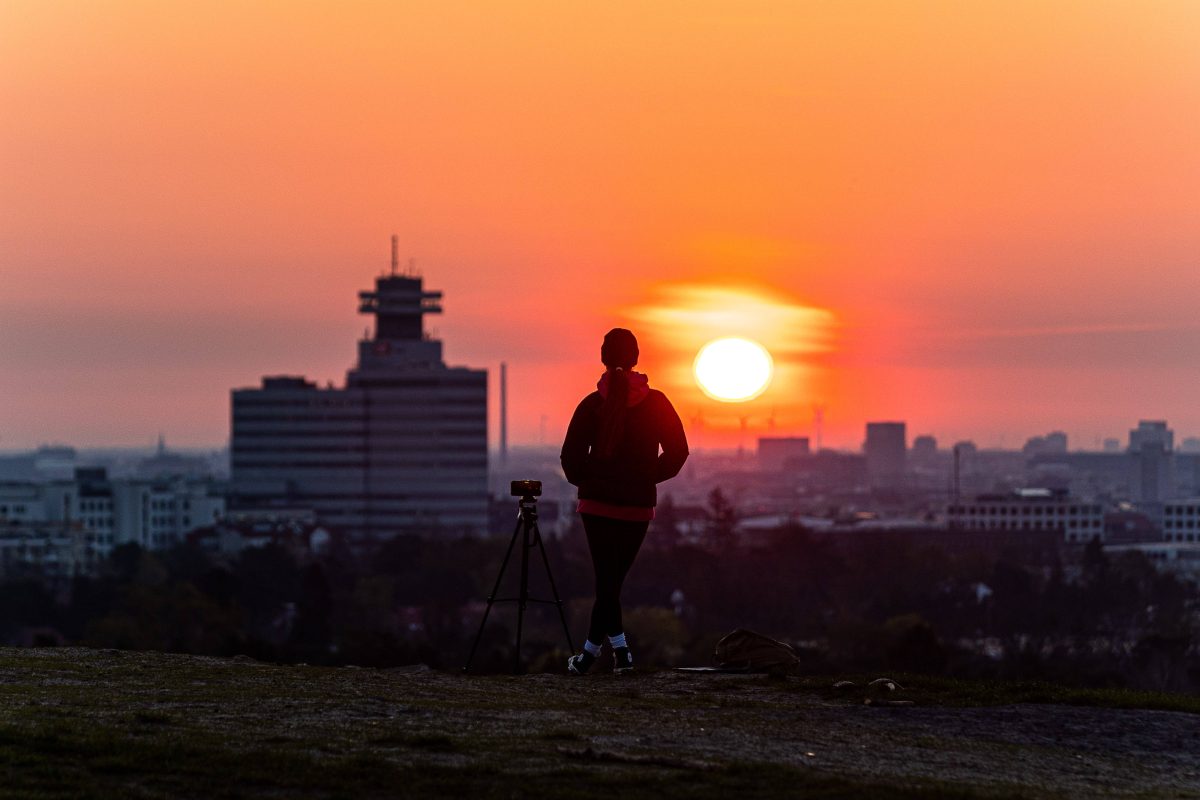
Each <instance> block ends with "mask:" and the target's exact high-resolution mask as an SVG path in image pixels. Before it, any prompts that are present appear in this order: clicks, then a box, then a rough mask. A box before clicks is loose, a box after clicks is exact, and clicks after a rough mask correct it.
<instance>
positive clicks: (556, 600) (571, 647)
mask: <svg viewBox="0 0 1200 800" xmlns="http://www.w3.org/2000/svg"><path fill="white" fill-rule="evenodd" d="M533 538H534V539H535V540H536V541H537V545H538V549H539V550H541V551H542V563H543V564H545V565H546V577H547V578H548V579H549V580H550V593H551V594H553V595H554V605H556V606H558V618H559V619H560V620H562V626H563V633H565V634H566V635H567V649H568V650H569V651H571V652H572V653H574V652H575V644H574V642H572V641H571V629H570V628H569V627H568V626H567V615H566V614H564V613H563V607H562V600H560V599H559V597H558V588H557V587H556V586H555V585H554V574H553V573H551V572H550V559H549V558H548V557H547V556H546V545H545V544H544V543H543V542H542V532H541V530H539V529H538V527H537V525H536V524H535V525H534V526H533Z"/></svg>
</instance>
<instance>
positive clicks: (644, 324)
mask: <svg viewBox="0 0 1200 800" xmlns="http://www.w3.org/2000/svg"><path fill="white" fill-rule="evenodd" d="M626 314H627V316H628V317H629V319H630V320H631V322H632V323H633V324H634V325H635V326H636V329H637V330H638V332H639V335H640V336H642V337H643V338H644V339H645V341H646V344H645V345H643V350H644V351H645V350H647V349H648V348H649V347H656V348H660V349H661V352H660V354H659V357H658V358H655V363H656V364H657V365H658V366H657V371H658V372H659V375H658V376H657V377H658V378H659V380H660V381H661V382H663V383H665V384H667V385H671V386H674V387H676V388H677V389H681V390H686V391H688V392H689V393H691V390H693V389H695V381H694V380H693V377H692V362H693V359H694V358H695V356H696V354H697V353H698V352H699V350H700V348H702V347H703V346H704V345H705V344H707V343H708V342H711V341H712V340H714V339H719V338H723V337H744V338H747V339H751V340H754V341H756V342H758V343H760V344H761V345H763V347H765V348H766V349H767V351H768V352H769V353H770V354H771V356H772V358H773V359H774V362H775V378H774V380H773V382H772V386H771V387H770V388H768V390H767V392H766V393H765V395H764V400H768V401H770V402H773V403H775V402H780V401H783V402H785V403H786V402H788V401H789V400H792V399H794V398H796V397H797V395H798V394H801V393H803V392H804V391H805V389H806V387H807V385H808V384H809V383H810V381H809V380H808V376H809V373H810V372H811V369H812V365H811V364H810V363H808V359H807V358H806V357H808V356H813V355H816V354H819V353H824V352H828V351H829V350H831V349H833V346H834V332H835V328H836V319H835V318H834V315H833V314H832V313H831V312H830V311H828V310H826V309H821V308H815V307H812V306H806V305H803V304H801V303H798V302H796V301H794V300H791V299H790V298H786V297H784V296H782V295H781V294H779V293H769V292H765V291H760V290H755V289H746V288H735V287H727V286H711V285H703V284H671V285H666V286H663V287H661V288H660V289H659V291H658V295H657V297H656V298H655V299H654V300H653V301H651V302H650V303H647V304H645V305H641V306H635V307H633V308H629V309H626ZM772 395H774V396H772Z"/></svg>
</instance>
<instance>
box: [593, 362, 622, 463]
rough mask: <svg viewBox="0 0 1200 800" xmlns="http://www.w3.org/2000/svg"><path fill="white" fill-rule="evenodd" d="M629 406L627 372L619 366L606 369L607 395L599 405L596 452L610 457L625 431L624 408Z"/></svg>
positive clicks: (602, 456)
mask: <svg viewBox="0 0 1200 800" xmlns="http://www.w3.org/2000/svg"><path fill="white" fill-rule="evenodd" d="M628 406H629V373H628V372H626V371H625V370H624V369H622V368H621V367H617V368H616V369H610V370H609V371H608V395H607V396H606V397H605V398H604V405H603V406H601V407H600V431H599V433H598V434H597V436H596V454H597V455H599V456H600V457H601V458H611V457H612V454H613V452H614V451H615V450H616V449H617V443H618V442H619V441H621V435H622V434H623V433H624V432H625V409H626V408H627V407H628Z"/></svg>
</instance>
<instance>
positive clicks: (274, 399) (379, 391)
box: [230, 262, 488, 541]
mask: <svg viewBox="0 0 1200 800" xmlns="http://www.w3.org/2000/svg"><path fill="white" fill-rule="evenodd" d="M359 299H360V304H359V311H360V313H364V314H370V315H372V316H373V317H374V319H375V330H374V335H373V336H372V337H371V338H369V339H363V340H361V341H360V342H359V343H358V363H357V364H356V366H355V367H353V368H352V369H351V370H349V372H348V373H347V375H346V385H345V386H344V387H341V388H337V387H333V386H330V387H328V388H319V387H318V386H317V385H316V384H315V383H313V382H311V381H308V380H306V379H305V378H303V377H296V376H268V377H264V378H263V381H262V385H261V386H260V387H257V388H253V389H235V390H234V391H233V393H232V432H231V437H230V451H231V466H232V476H231V482H230V483H231V492H230V505H231V507H233V508H237V509H262V508H270V507H275V506H281V507H282V506H286V507H293V508H295V507H307V508H311V509H312V510H313V511H314V512H315V513H316V515H317V518H318V519H319V520H320V522H321V523H322V524H323V525H326V526H329V527H331V528H333V529H335V530H338V531H340V532H342V533H344V534H346V535H347V536H349V537H350V539H351V540H352V541H368V540H373V539H380V538H388V537H390V536H394V535H396V534H399V533H419V534H425V535H463V534H477V533H482V532H484V531H485V530H486V526H487V508H488V496H487V372H486V371H485V370H476V369H469V368H466V367H448V366H447V365H446V364H445V362H444V361H443V359H442V343H441V342H440V341H438V340H436V339H432V338H430V337H427V336H426V335H425V333H424V330H423V327H424V326H423V318H424V316H425V315H426V314H431V313H440V312H441V310H442V307H441V293H440V292H429V291H425V290H424V287H423V282H422V279H421V278H418V277H411V276H407V275H397V274H396V272H395V265H394V262H393V271H392V274H391V275H387V276H383V277H380V278H378V279H376V282H375V289H374V291H366V292H360V293H359Z"/></svg>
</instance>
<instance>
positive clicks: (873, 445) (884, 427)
mask: <svg viewBox="0 0 1200 800" xmlns="http://www.w3.org/2000/svg"><path fill="white" fill-rule="evenodd" d="M907 436H908V434H907V432H906V426H905V424H904V423H903V422H868V423H867V440H866V442H865V443H864V445H863V453H864V454H865V455H866V458H867V480H868V482H869V483H870V484H871V487H872V488H877V489H898V488H900V487H902V486H903V485H904V468H905V456H906V454H907V452H908V439H907Z"/></svg>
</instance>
